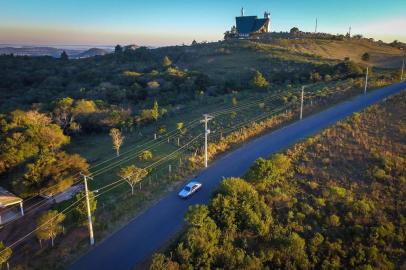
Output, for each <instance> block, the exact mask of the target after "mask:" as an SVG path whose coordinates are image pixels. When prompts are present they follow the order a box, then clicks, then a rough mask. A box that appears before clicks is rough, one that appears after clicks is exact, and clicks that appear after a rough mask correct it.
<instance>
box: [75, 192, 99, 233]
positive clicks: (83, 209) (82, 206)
mask: <svg viewBox="0 0 406 270" xmlns="http://www.w3.org/2000/svg"><path fill="white" fill-rule="evenodd" d="M85 196H86V194H85V192H84V191H81V192H79V193H78V194H76V196H75V198H76V202H79V204H78V205H77V206H76V207H75V210H74V213H75V215H76V216H77V219H78V222H79V225H81V226H85V225H88V224H87V223H88V220H87V203H86V200H85ZM89 204H90V213H91V214H92V221H93V222H94V217H95V216H94V212H95V211H96V209H97V200H96V196H95V195H94V193H93V192H91V191H89Z"/></svg>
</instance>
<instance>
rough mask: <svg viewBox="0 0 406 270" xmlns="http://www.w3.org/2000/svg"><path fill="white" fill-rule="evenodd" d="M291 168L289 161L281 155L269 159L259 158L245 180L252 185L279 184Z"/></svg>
mask: <svg viewBox="0 0 406 270" xmlns="http://www.w3.org/2000/svg"><path fill="white" fill-rule="evenodd" d="M290 168H291V162H290V159H289V158H288V157H287V156H285V155H283V154H275V155H273V156H272V157H271V159H263V158H259V159H257V160H256V161H255V162H254V165H252V166H251V168H250V169H249V170H248V172H247V173H246V174H245V178H246V179H247V180H248V181H250V182H254V183H261V182H268V183H269V184H274V183H279V182H281V181H283V180H284V178H283V177H284V176H285V175H286V174H287V173H288V172H289V170H290Z"/></svg>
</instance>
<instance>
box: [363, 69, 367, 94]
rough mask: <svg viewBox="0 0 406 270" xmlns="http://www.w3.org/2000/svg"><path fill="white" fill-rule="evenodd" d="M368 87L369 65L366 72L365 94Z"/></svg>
mask: <svg viewBox="0 0 406 270" xmlns="http://www.w3.org/2000/svg"><path fill="white" fill-rule="evenodd" d="M367 87H368V67H367V74H365V88H364V95H366V93H367Z"/></svg>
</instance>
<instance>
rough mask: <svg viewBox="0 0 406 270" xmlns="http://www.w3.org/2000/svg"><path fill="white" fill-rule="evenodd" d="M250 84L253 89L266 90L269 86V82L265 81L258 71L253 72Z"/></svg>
mask: <svg viewBox="0 0 406 270" xmlns="http://www.w3.org/2000/svg"><path fill="white" fill-rule="evenodd" d="M251 84H252V85H253V86H254V87H255V88H262V89H264V88H267V87H268V86H269V82H268V81H267V80H266V79H265V77H264V75H262V73H261V72H259V71H258V70H257V71H256V72H255V75H254V77H253V78H252V81H251Z"/></svg>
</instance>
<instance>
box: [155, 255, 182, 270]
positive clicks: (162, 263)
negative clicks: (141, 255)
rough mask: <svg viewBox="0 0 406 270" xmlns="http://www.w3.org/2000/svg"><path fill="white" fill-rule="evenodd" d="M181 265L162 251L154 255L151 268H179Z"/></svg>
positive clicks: (165, 269) (176, 269) (162, 269)
mask: <svg viewBox="0 0 406 270" xmlns="http://www.w3.org/2000/svg"><path fill="white" fill-rule="evenodd" d="M179 269H180V266H179V264H178V263H177V262H174V261H172V260H171V259H170V258H167V257H165V255H163V254H161V253H155V254H154V255H152V261H151V265H150V266H149V270H179Z"/></svg>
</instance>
